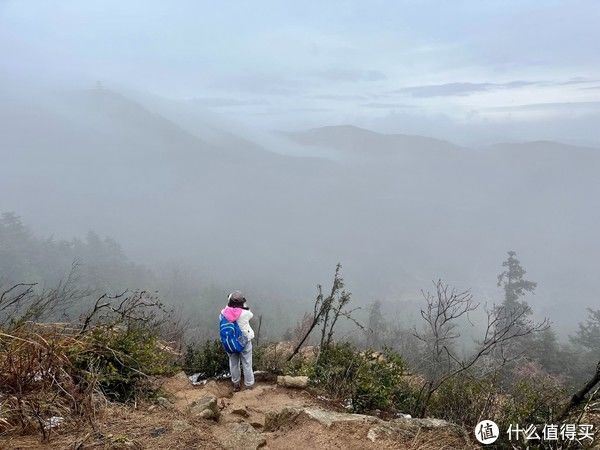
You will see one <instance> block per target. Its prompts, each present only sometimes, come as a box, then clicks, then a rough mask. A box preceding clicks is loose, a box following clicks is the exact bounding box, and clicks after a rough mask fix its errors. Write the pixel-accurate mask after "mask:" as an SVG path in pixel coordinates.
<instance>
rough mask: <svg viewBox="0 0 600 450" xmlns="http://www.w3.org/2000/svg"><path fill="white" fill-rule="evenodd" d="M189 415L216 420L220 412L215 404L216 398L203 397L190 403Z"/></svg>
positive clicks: (210, 396)
mask: <svg viewBox="0 0 600 450" xmlns="http://www.w3.org/2000/svg"><path fill="white" fill-rule="evenodd" d="M190 413H191V414H192V415H193V416H195V417H199V418H201V419H213V420H218V419H219V415H220V414H221V411H220V410H219V406H218V404H217V397H215V396H214V395H205V396H204V397H202V398H200V399H198V400H196V401H194V402H192V404H191V405H190Z"/></svg>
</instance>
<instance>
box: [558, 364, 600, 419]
mask: <svg viewBox="0 0 600 450" xmlns="http://www.w3.org/2000/svg"><path fill="white" fill-rule="evenodd" d="M598 383H600V361H599V362H598V365H597V366H596V373H595V374H594V376H593V377H592V378H591V379H590V381H588V382H587V383H586V384H585V386H583V387H582V388H581V389H580V390H579V391H577V392H576V393H575V394H573V397H571V400H569V403H567V405H566V406H565V408H564V409H563V411H562V413H561V414H560V416H559V417H558V420H563V419H564V418H565V417H567V414H569V411H571V410H572V409H573V408H575V407H576V406H578V405H579V404H581V402H583V400H584V399H585V396H586V395H587V394H588V392H590V391H591V390H592V388H593V387H594V386H596V384H598Z"/></svg>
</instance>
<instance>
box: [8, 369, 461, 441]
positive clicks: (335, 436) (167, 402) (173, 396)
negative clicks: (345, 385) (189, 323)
mask: <svg viewBox="0 0 600 450" xmlns="http://www.w3.org/2000/svg"><path fill="white" fill-rule="evenodd" d="M163 391H164V392H165V396H166V399H164V398H163V399H161V400H160V401H158V402H157V403H149V404H140V405H135V407H132V406H125V405H114V404H110V405H108V406H107V407H105V408H104V409H103V411H102V413H101V414H100V415H99V416H98V418H97V427H96V431H93V430H91V429H90V427H89V424H74V423H73V424H66V425H64V426H63V427H60V428H59V429H56V431H55V432H54V435H53V436H52V440H51V442H50V444H42V443H40V442H39V437H37V436H17V437H11V438H10V439H8V440H4V441H2V438H0V449H2V450H4V449H36V450H37V449H48V448H52V449H53V448H56V449H78V450H84V449H169V450H176V449H186V450H188V449H189V450H191V449H235V450H245V449H252V450H256V449H260V448H264V449H269V450H280V449H295V450H298V449H312V448H319V449H321V448H322V449H350V450H353V449H356V450H359V449H360V450H364V449H386V448H388V449H391V448H394V449H397V448H406V449H420V450H425V449H438V448H445V449H453V448H456V449H464V448H467V447H468V446H470V443H469V442H468V440H467V441H465V439H464V438H463V437H461V435H460V432H457V431H456V430H454V429H449V428H447V427H445V426H444V427H441V428H435V427H433V428H431V427H429V426H428V425H427V424H426V426H424V427H423V426H421V425H417V426H416V428H415V425H414V424H413V423H410V424H401V425H399V424H396V423H393V422H384V421H381V420H379V419H376V418H374V417H371V416H359V415H351V414H345V413H341V412H339V411H338V412H336V411H334V409H336V408H333V407H332V405H328V404H325V403H323V402H322V401H321V400H319V399H318V398H316V397H314V396H313V395H311V394H310V393H309V392H307V391H305V390H302V389H289V388H284V387H280V386H277V385H276V384H275V383H262V382H259V383H257V384H256V386H255V387H254V388H253V389H251V390H242V391H241V392H236V393H233V390H232V388H231V383H229V382H228V381H219V382H215V381H209V382H208V383H206V384H205V385H203V386H193V385H192V384H191V383H190V382H189V380H187V377H185V375H183V374H180V375H178V376H175V377H172V378H169V379H167V380H165V382H164V384H163ZM207 396H209V397H210V396H214V397H216V398H217V405H218V410H219V413H220V416H219V419H218V420H211V419H204V418H200V416H198V414H196V413H194V411H193V408H191V406H192V405H193V404H194V402H195V401H199V400H202V399H203V398H205V397H207ZM213 402H214V400H213ZM265 421H267V422H268V424H267V425H268V426H267V427H265ZM392 425H393V426H392Z"/></svg>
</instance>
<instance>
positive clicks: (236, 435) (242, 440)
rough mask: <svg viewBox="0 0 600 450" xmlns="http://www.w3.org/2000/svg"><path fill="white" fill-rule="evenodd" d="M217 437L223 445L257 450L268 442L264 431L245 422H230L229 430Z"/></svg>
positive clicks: (241, 449)
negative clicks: (261, 431) (263, 433)
mask: <svg viewBox="0 0 600 450" xmlns="http://www.w3.org/2000/svg"><path fill="white" fill-rule="evenodd" d="M217 438H218V439H219V441H220V443H221V445H222V446H223V447H225V448H228V449H235V450H256V449H258V448H261V447H264V446H265V445H266V444H267V440H266V439H265V437H264V436H263V435H262V433H260V432H259V431H257V430H255V429H254V427H252V425H250V424H249V423H245V422H242V423H231V424H228V426H227V430H226V431H225V432H224V433H219V434H218V435H217Z"/></svg>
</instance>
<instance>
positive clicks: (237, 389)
mask: <svg viewBox="0 0 600 450" xmlns="http://www.w3.org/2000/svg"><path fill="white" fill-rule="evenodd" d="M233 392H240V383H233Z"/></svg>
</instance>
